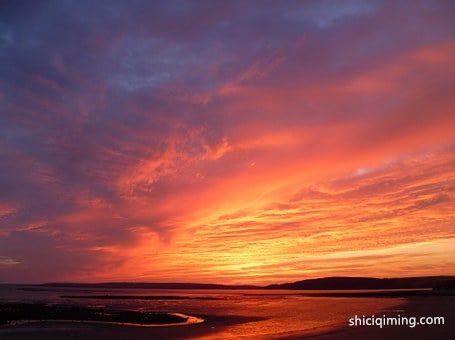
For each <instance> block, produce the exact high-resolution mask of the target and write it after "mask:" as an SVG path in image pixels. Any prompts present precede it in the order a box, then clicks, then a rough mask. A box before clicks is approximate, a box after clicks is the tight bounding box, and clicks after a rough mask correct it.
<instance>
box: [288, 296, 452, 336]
mask: <svg viewBox="0 0 455 340" xmlns="http://www.w3.org/2000/svg"><path fill="white" fill-rule="evenodd" d="M454 306H455V297H454V296H432V297H425V296H422V297H412V298H409V299H407V303H406V304H405V305H404V306H403V310H404V311H403V312H400V313H399V314H400V315H401V316H408V317H409V316H415V317H417V318H420V317H422V316H425V317H427V316H443V317H444V318H445V324H444V325H424V326H423V325H421V326H416V327H414V328H410V327H408V326H387V327H383V328H379V327H377V326H357V327H349V326H348V325H347V324H348V320H346V325H344V326H340V327H339V328H338V329H335V330H333V331H328V332H326V333H322V334H319V335H308V336H303V335H294V336H291V337H286V338H287V339H302V338H304V339H315V340H338V339H352V340H357V339H358V340H361V339H362V340H363V339H368V340H376V339H377V340H383V339H389V340H391V339H414V340H418V339H422V340H427V339H438V340H440V339H453V337H454V334H455V309H454ZM378 315H382V314H378ZM386 315H391V316H392V315H394V314H388V313H386Z"/></svg>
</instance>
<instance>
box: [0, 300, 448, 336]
mask: <svg viewBox="0 0 455 340" xmlns="http://www.w3.org/2000/svg"><path fill="white" fill-rule="evenodd" d="M406 301H407V302H406V303H405V304H404V305H403V306H402V307H400V308H402V311H400V312H399V314H400V315H401V316H415V317H417V318H419V317H422V316H425V317H426V316H444V317H445V325H432V326H416V327H415V328H410V327H408V326H388V327H383V328H379V327H377V326H358V327H348V325H347V324H348V318H349V317H351V316H347V317H346V324H345V325H339V326H338V327H334V328H333V329H330V330H325V331H324V333H320V334H315V333H314V332H311V333H308V332H304V333H298V334H296V333H295V334H292V335H286V336H278V335H277V336H274V337H270V338H273V339H277V338H279V339H316V340H335V339H353V340H357V339H368V340H375V339H431V338H433V339H452V338H453V334H455V323H454V320H455V310H454V308H453V306H454V305H455V304H454V303H455V297H453V296H445V297H442V296H432V297H429V296H424V297H410V298H408V299H407V300H406ZM396 313H397V312H395V314H392V313H391V312H388V313H386V315H388V316H392V315H396ZM382 314H383V313H377V314H376V315H379V316H380V315H382ZM201 317H202V318H204V319H205V320H206V321H205V322H203V323H200V324H193V325H184V326H168V327H159V328H153V329H151V328H142V327H128V326H119V325H108V324H96V325H95V324H84V323H65V322H59V323H52V322H39V323H32V324H23V325H20V326H16V327H1V328H0V339H3V338H5V339H12V340H15V339H18V340H23V339H50V340H54V339H55V340H56V339H84V340H91V339H93V340H104V339H106V340H107V339H114V340H116V339H133V340H135V339H139V340H141V339H197V338H199V337H207V336H209V337H211V335H213V338H214V339H220V337H218V336H217V333H218V332H221V331H223V330H224V329H226V328H228V327H231V326H233V325H236V324H240V323H245V322H250V321H255V320H257V319H254V318H247V317H241V316H225V317H219V316H217V317H214V316H201ZM283 327H285V325H283Z"/></svg>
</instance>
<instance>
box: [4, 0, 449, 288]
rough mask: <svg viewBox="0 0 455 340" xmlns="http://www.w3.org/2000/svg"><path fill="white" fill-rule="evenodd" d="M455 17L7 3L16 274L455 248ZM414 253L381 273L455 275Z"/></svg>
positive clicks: (238, 268) (115, 273) (94, 274)
mask: <svg viewBox="0 0 455 340" xmlns="http://www.w3.org/2000/svg"><path fill="white" fill-rule="evenodd" d="M452 7H453V5H452V4H449V3H447V2H438V1H435V2H412V4H411V3H407V2H404V3H399V4H395V3H393V4H390V3H384V2H381V1H371V2H358V1H347V2H344V3H343V4H336V5H334V4H332V3H331V2H326V1H322V2H321V1H308V2H305V3H299V2H292V1H291V2H284V3H282V2H280V3H278V2H266V3H263V2H261V3H260V5H258V3H255V2H226V3H223V4H219V3H217V4H214V3H213V2H211V1H201V2H197V3H194V2H187V1H178V2H175V3H172V4H169V3H166V2H153V3H149V2H144V1H135V2H133V3H125V2H122V1H114V2H111V3H109V5H107V4H103V3H96V4H94V3H92V2H89V1H68V2H60V1H50V2H47V3H46V4H42V5H41V6H36V4H34V3H33V2H22V3H20V4H17V3H13V2H7V3H6V5H4V7H3V10H2V13H1V14H0V31H1V32H3V33H2V34H1V35H0V65H1V66H0V79H1V80H0V112H1V114H0V159H1V164H2V171H1V172H0V187H1V192H0V245H1V247H0V259H6V260H5V261H7V260H8V261H9V260H12V261H17V262H18V264H17V265H14V266H6V267H5V266H3V267H2V269H0V270H1V271H2V276H5V277H7V278H8V280H15V281H21V280H24V281H46V280H50V279H53V280H54V279H55V280H58V279H68V280H71V279H79V280H91V281H93V280H95V279H106V280H110V279H113V278H119V279H122V280H123V279H125V280H126V279H134V278H138V277H140V278H141V279H144V280H166V279H169V280H180V279H182V278H185V279H187V278H191V279H192V280H195V281H210V280H211V279H218V278H219V279H223V280H227V279H228V277H231V281H236V282H249V281H251V280H254V281H257V282H269V281H273V280H282V279H283V280H284V279H285V278H291V277H297V276H298V275H302V276H303V275H311V273H314V275H316V274H317V273H318V275H319V274H321V273H327V274H330V271H329V268H330V266H331V265H333V268H334V270H333V273H339V272H342V271H343V270H348V269H350V270H351V269H353V268H354V267H355V266H359V273H362V275H363V273H367V271H368V270H370V271H371V275H375V274H376V273H377V272H375V271H374V268H373V267H372V266H371V265H370V264H364V265H363V266H360V263H359V261H357V260H355V259H354V257H356V258H357V257H361V256H364V255H365V252H369V251H381V249H383V250H384V251H386V250H387V249H401V248H400V247H401V246H402V245H403V244H410V245H411V246H412V245H413V244H415V247H416V249H420V248H419V247H420V246H419V244H420V243H421V242H423V240H424V239H426V240H430V241H431V240H434V242H435V244H438V243H437V242H439V241H438V240H445V241H440V242H451V240H452V239H453V236H454V235H453V228H452V227H451V226H452V225H453V214H452V213H451V209H452V208H453V207H452V206H453V176H452V169H453V146H454V142H455V141H454V139H453V128H452V126H453V124H454V123H455V121H454V116H453V109H454V100H453V98H452V97H453V96H452V93H451V91H450V90H451V89H452V88H453V86H454V85H455V84H453V79H455V77H453V71H451V70H453V69H454V67H453V66H454V65H453V60H454V58H453V57H454V52H455V50H454V41H455V40H454V39H455V37H454V36H453V33H452V32H453V23H452V20H451V16H450V15H449V13H451V12H453V10H452ZM452 210H453V209H452ZM349 250H352V251H357V252H358V253H357V255H358V256H357V255H356V256H351V257H350V259H351V260H352V263H347V262H349V261H347V260H346V261H344V260H343V261H341V262H342V263H341V264H339V265H338V267H336V268H337V269H335V266H336V263H335V262H330V261H335V260H330V256H328V255H327V254H330V253H334V254H341V253H344V252H346V251H349ZM182 252H184V253H182ZM306 253H313V254H314V256H319V255H320V256H328V257H327V260H324V261H326V262H324V263H323V264H321V267H319V269H318V267H317V266H318V262H317V261H315V258H312V263H313V265H312V266H308V267H305V266H302V265H301V264H300V263H298V261H297V262H295V261H294V260H293V259H294V258H295V257H297V256H300V255H301V254H306ZM418 253H419V252H418V251H417V253H416V254H414V253H413V254H411V255H409V256H408V255H406V254H407V253H403V254H402V255H403V256H402V259H401V260H399V258H400V257H399V256H398V255H397V256H396V257H394V258H393V259H390V261H391V262H390V266H388V267H384V268H383V269H384V270H386V269H388V268H389V269H390V272H393V273H398V272H399V269H400V268H405V267H408V268H411V267H412V268H414V269H413V270H414V271H415V272H416V273H418V272H419V270H420V271H421V272H422V273H424V272H425V273H427V272H428V271H427V270H425V268H424V267H425V266H426V265H428V266H430V265H431V268H434V269H433V272H432V273H434V274H437V273H440V272H445V271H446V270H445V271H444V269H443V268H450V267H448V264H449V263H448V262H447V261H446V260H445V259H441V257H438V256H439V255H435V254H439V251H438V247H437V246H435V247H434V249H430V250H426V253H429V254H430V257H431V258H432V259H433V260H431V261H421V260H420V257H419V256H418ZM299 254H300V255H299ZM432 254H433V255H432ZM365 256H366V255H365ZM381 256H382V255H381ZM56 257H58V258H60V259H61V265H60V264H59V266H58V267H56V268H51V267H49V265H48V259H52V258H56ZM416 259H418V260H416ZM39 261H41V262H39ZM49 261H50V260H49ZM419 261H421V262H419ZM417 262H419V263H417ZM195 263H198V264H200V266H195V265H194V264H195ZM280 263H286V268H287V272H286V271H284V270H283V271H282V272H280V273H279V274H276V275H275V274H274V273H273V272H272V271H270V270H266V267H267V266H268V265H270V266H272V267H273V266H276V267H278V266H279V264H280ZM393 263H395V264H396V265H395V267H393ZM293 264H295V266H294V265H293ZM261 266H265V267H262V268H263V269H264V271H263V272H260V270H259V269H257V270H256V269H255V268H261ZM444 266H446V267H444ZM128 267H130V268H131V267H135V268H136V269H137V270H136V271H135V272H134V273H133V272H131V271H128ZM194 268H197V269H198V271H196V270H195V269H194ZM283 268H284V267H283ZM361 268H363V269H361ZM326 270H327V271H326ZM3 273H4V274H5V275H3ZM133 276H134V277H133Z"/></svg>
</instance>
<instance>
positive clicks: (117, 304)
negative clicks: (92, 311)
mask: <svg viewBox="0 0 455 340" xmlns="http://www.w3.org/2000/svg"><path fill="white" fill-rule="evenodd" d="M18 288H20V287H18V286H3V287H0V301H2V302H5V301H10V302H32V301H33V302H47V303H49V302H50V303H59V304H61V303H65V304H81V305H84V306H87V305H88V306H98V307H102V306H105V307H108V308H122V309H133V310H147V311H159V312H173V313H185V314H190V315H191V314H194V315H202V316H226V315H228V316H243V317H254V318H255V320H254V321H251V322H247V323H241V324H236V325H233V326H230V327H228V328H227V329H222V330H220V331H219V333H216V334H215V335H216V337H233V338H238V337H242V336H243V337H248V338H251V337H253V336H255V337H258V336H259V337H261V336H272V335H287V334H289V335H292V334H300V333H307V332H320V331H325V330H329V329H331V328H337V327H340V326H345V325H346V324H347V321H348V319H349V318H350V317H352V316H354V315H355V314H357V315H362V314H364V315H371V314H375V313H376V314H377V315H378V313H380V312H382V311H385V312H391V311H395V310H397V309H400V308H401V307H400V306H401V305H402V304H403V303H404V300H403V299H398V298H397V299H395V298H386V299H384V298H331V297H305V296H298V295H296V294H299V293H302V291H290V290H281V291H270V290H178V289H174V290H163V289H153V290H144V289H84V288H81V289H80V288H76V289H75V288H50V289H47V290H43V291H23V290H20V289H18ZM68 294H71V295H77V294H79V295H160V296H162V295H172V296H176V295H177V296H190V297H198V296H200V297H216V298H220V300H168V301H166V300H151V301H144V300H142V301H141V300H105V299H103V300H87V299H64V298H61V297H60V296H61V295H68ZM183 327H185V326H183ZM213 337H214V334H211V335H210V336H209V337H208V338H213Z"/></svg>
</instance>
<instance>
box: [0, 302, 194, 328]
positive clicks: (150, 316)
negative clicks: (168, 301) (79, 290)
mask: <svg viewBox="0 0 455 340" xmlns="http://www.w3.org/2000/svg"><path fill="white" fill-rule="evenodd" d="M49 320H52V321H64V320H71V321H84V322H85V321H87V322H106V323H125V324H133V325H144V326H147V325H161V324H176V323H185V322H186V321H187V320H188V318H187V317H183V316H179V315H175V314H167V313H149V312H136V311H120V310H106V309H99V308H89V307H77V306H64V305H47V304H39V303H1V304H0V325H6V326H7V325H9V324H14V323H16V324H17V323H21V322H30V321H49Z"/></svg>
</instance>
